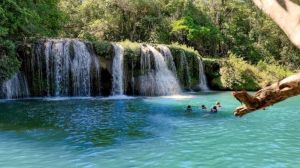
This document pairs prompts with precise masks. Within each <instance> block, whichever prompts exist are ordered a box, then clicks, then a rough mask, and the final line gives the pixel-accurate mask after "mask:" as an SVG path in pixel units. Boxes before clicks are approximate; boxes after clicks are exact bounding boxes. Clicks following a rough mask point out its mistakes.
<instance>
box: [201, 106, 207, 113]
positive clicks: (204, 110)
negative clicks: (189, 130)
mask: <svg viewBox="0 0 300 168" xmlns="http://www.w3.org/2000/svg"><path fill="white" fill-rule="evenodd" d="M201 110H202V112H207V108H206V106H205V105H204V104H203V105H201Z"/></svg>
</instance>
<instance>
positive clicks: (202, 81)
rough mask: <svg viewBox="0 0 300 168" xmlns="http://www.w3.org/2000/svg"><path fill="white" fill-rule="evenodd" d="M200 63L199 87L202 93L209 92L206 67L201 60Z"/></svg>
mask: <svg viewBox="0 0 300 168" xmlns="http://www.w3.org/2000/svg"><path fill="white" fill-rule="evenodd" d="M198 62H199V82H200V83H199V87H200V89H201V90H202V91H208V90H209V87H208V86H207V80H206V75H205V72H204V66H203V62H202V60H201V59H198Z"/></svg>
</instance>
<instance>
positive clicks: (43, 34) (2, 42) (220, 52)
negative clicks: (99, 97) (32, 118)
mask: <svg viewBox="0 0 300 168" xmlns="http://www.w3.org/2000/svg"><path fill="white" fill-rule="evenodd" d="M298 3H299V2H298ZM60 37H63V38H80V39H85V40H89V41H125V40H129V41H132V42H140V43H141V42H147V43H163V44H172V43H178V44H180V45H186V46H188V47H192V48H194V49H195V50H196V51H198V52H199V53H200V55H201V56H202V57H204V58H206V59H207V61H208V62H209V61H212V60H229V61H227V65H228V64H230V66H231V67H232V68H233V69H234V70H233V69H230V68H229V69H228V68H227V69H223V74H225V75H226V74H227V75H232V73H237V71H236V70H235V69H239V70H240V71H247V72H248V70H246V69H245V67H249V69H252V72H254V73H259V72H261V70H266V71H273V72H274V73H276V74H275V76H276V75H278V74H280V75H279V77H278V78H283V77H284V76H287V74H289V73H290V72H292V71H296V70H297V69H298V68H299V65H300V53H299V51H298V49H297V48H296V47H294V46H293V45H292V44H291V42H290V41H289V40H288V38H287V37H286V35H285V34H284V33H283V32H282V31H281V30H280V29H279V28H278V27H277V25H276V24H275V23H273V21H272V20H271V19H269V18H268V17H267V16H265V14H263V13H262V12H261V11H260V10H259V9H258V8H257V7H256V6H255V5H253V3H252V1H250V0H246V1H241V0H230V1H225V0H122V1H120V0H84V1H83V0H3V1H1V2H0V82H3V81H4V80H6V79H8V78H10V76H11V75H12V74H14V73H15V72H17V71H18V69H19V67H20V60H19V59H18V54H17V53H18V52H17V51H18V50H20V46H22V45H24V44H26V43H28V42H30V41H33V40H36V39H39V38H60ZM241 65H244V66H241ZM257 67H258V68H257ZM243 68H244V69H243ZM254 68H256V69H255V70H254ZM225 75H224V76H225ZM268 75H270V74H267V75H266V76H268ZM240 76H242V77H243V75H240ZM239 78H240V77H239V76H238V75H237V77H236V78H234V79H227V83H228V85H234V82H235V81H238V80H239ZM260 78H264V76H260ZM225 80H226V79H225ZM232 80H235V81H232ZM251 80H252V79H251ZM246 82H247V83H249V80H246ZM232 83H233V84H232ZM264 84H267V83H264ZM243 87H245V86H243ZM228 88H230V86H228ZM233 88H234V87H232V89H233ZM250 89H252V88H250Z"/></svg>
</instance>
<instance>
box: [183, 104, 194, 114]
mask: <svg viewBox="0 0 300 168" xmlns="http://www.w3.org/2000/svg"><path fill="white" fill-rule="evenodd" d="M185 112H187V113H191V112H193V109H192V106H191V105H188V106H187V107H186V110H185Z"/></svg>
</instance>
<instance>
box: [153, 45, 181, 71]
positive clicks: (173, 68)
mask: <svg viewBox="0 0 300 168" xmlns="http://www.w3.org/2000/svg"><path fill="white" fill-rule="evenodd" d="M158 48H159V50H160V52H161V54H162V55H163V56H164V59H165V62H166V63H167V65H168V67H169V69H170V70H171V71H172V72H173V73H174V75H175V76H177V70H176V66H175V63H174V58H173V55H172V53H171V51H170V49H169V48H168V47H167V46H164V45H159V46H158Z"/></svg>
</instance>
